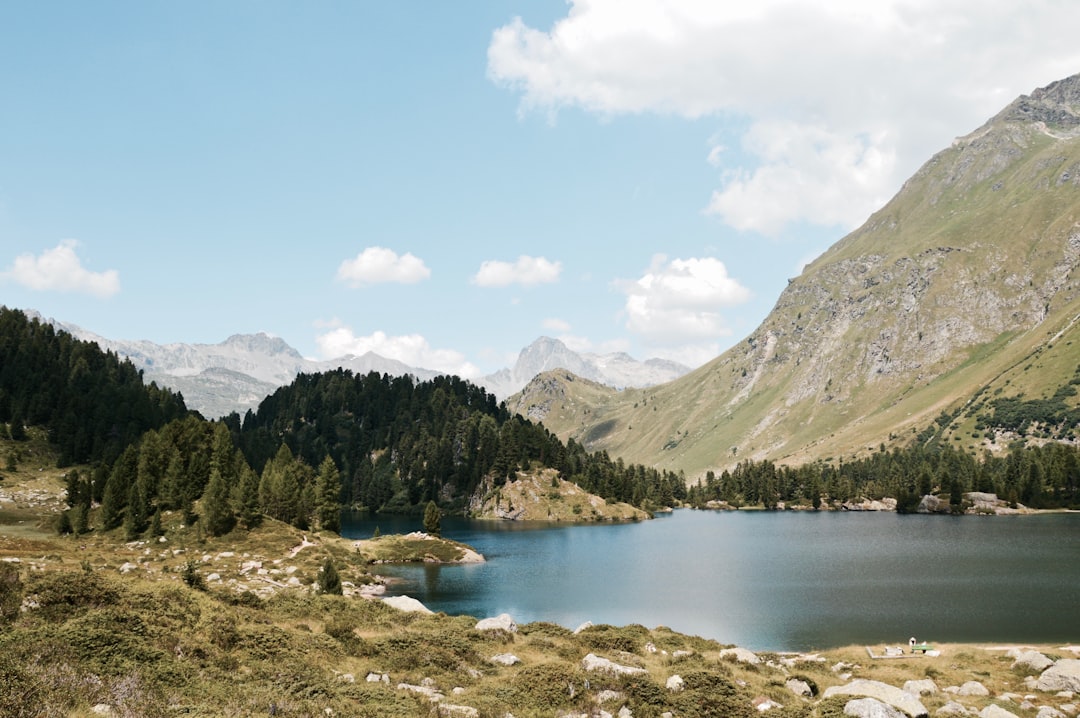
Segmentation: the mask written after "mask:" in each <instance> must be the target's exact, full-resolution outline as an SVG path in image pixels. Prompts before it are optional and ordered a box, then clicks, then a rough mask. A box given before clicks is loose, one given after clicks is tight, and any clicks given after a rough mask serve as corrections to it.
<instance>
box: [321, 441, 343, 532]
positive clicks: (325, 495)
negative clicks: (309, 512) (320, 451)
mask: <svg viewBox="0 0 1080 718" xmlns="http://www.w3.org/2000/svg"><path fill="white" fill-rule="evenodd" d="M340 494H341V478H340V475H339V474H338V468H337V464H335V463H334V460H333V459H332V458H330V457H329V456H327V457H326V458H325V459H323V462H322V464H321V465H320V466H319V476H318V478H317V479H316V481H315V521H316V522H317V524H318V527H319V529H320V530H322V531H333V532H334V533H340V532H341V503H340V502H339V501H338V496H339V495H340Z"/></svg>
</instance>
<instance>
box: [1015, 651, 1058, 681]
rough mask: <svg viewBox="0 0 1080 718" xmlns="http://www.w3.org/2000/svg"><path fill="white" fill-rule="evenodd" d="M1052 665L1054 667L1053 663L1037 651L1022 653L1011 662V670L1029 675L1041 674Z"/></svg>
mask: <svg viewBox="0 0 1080 718" xmlns="http://www.w3.org/2000/svg"><path fill="white" fill-rule="evenodd" d="M1052 665H1054V662H1053V661H1051V660H1050V659H1049V658H1047V657H1046V656H1044V655H1043V654H1041V653H1039V652H1038V651H1024V652H1023V653H1021V654H1020V655H1019V656H1017V657H1016V660H1015V661H1013V664H1012V669H1013V670H1014V671H1023V672H1025V673H1027V674H1029V675H1031V674H1034V673H1042V672H1043V671H1045V670H1046V669H1047V668H1049V667H1050V666H1052Z"/></svg>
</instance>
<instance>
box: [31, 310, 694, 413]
mask: <svg viewBox="0 0 1080 718" xmlns="http://www.w3.org/2000/svg"><path fill="white" fill-rule="evenodd" d="M27 313H28V314H29V315H30V316H33V317H37V318H38V319H41V320H43V321H47V322H49V323H51V324H53V325H54V326H55V327H57V328H59V329H63V330H64V331H67V332H68V333H70V334H71V335H72V336H74V337H76V338H77V339H82V340H84V341H91V342H97V343H98V344H99V345H100V346H101V348H102V349H107V350H111V351H113V352H115V353H117V354H119V355H120V356H123V357H127V358H129V359H131V361H132V363H133V364H135V366H136V367H137V368H139V369H141V370H142V371H143V375H144V376H145V377H146V381H148V382H149V381H156V382H157V383H158V384H159V385H160V386H164V387H168V388H169V389H172V390H173V391H178V392H180V393H181V394H183V395H184V400H185V402H186V403H187V405H188V406H189V407H190V408H192V409H195V410H197V411H199V412H200V413H202V414H203V415H204V416H206V417H208V418H217V417H220V416H225V415H226V414H229V413H230V412H233V411H235V412H237V413H239V414H240V415H243V414H244V413H245V412H246V411H247V410H248V409H254V408H256V407H257V406H258V405H259V402H261V401H262V400H263V399H265V398H266V397H267V396H268V395H270V394H271V393H272V392H273V391H274V390H275V389H277V388H278V387H281V386H285V385H286V384H288V383H290V382H291V381H292V380H293V379H295V378H296V375H297V374H299V373H301V372H304V373H309V374H310V373H314V372H323V371H332V370H334V369H337V368H344V369H349V370H351V371H352V372H353V373H356V374H367V373H368V372H372V371H374V372H378V373H380V374H390V375H392V376H404V375H405V374H411V375H412V376H414V377H416V378H418V379H431V378H434V377H436V376H439V374H440V372H437V371H434V370H431V369H422V368H418V367H413V366H409V365H407V364H404V363H402V362H399V361H396V360H394V359H387V358H386V357H383V356H380V355H378V354H375V353H374V352H367V353H365V354H363V355H362V356H351V355H350V356H346V357H342V358H340V359H332V360H329V361H315V360H312V359H307V358H305V357H304V356H302V355H301V354H300V353H299V352H298V351H296V349H294V348H293V347H291V346H289V345H288V344H287V343H286V342H285V340H283V339H281V338H278V337H271V336H269V335H267V334H264V333H258V334H234V335H233V336H231V337H229V338H228V339H226V340H225V341H223V342H220V343H218V344H184V343H172V344H155V343H154V342H150V341H145V340H141V341H127V340H117V339H107V338H105V337H102V336H99V335H97V334H94V333H93V332H90V331H87V330H85V329H83V328H82V327H79V326H77V325H75V324H68V323H65V322H62V321H57V320H56V319H48V318H45V317H42V316H41V315H40V314H39V313H37V312H34V311H32V310H31V311H28V312H27ZM559 368H561V369H568V370H570V371H572V372H574V373H575V374H577V375H578V376H583V377H587V378H589V379H592V380H594V381H597V382H600V383H602V384H605V385H608V386H612V387H616V388H621V387H626V386H636V387H645V386H652V385H654V384H660V383H663V382H665V381H670V380H672V379H675V378H677V377H680V376H683V375H684V374H686V373H687V372H688V371H690V369H689V367H685V366H683V365H681V364H678V363H676V362H672V361H667V360H663V359H648V360H646V361H643V362H642V361H638V360H636V359H634V358H632V357H630V356H629V355H627V354H623V353H614V354H604V355H599V354H580V353H577V352H574V351H572V350H570V349H569V348H568V347H567V346H566V345H565V344H563V343H562V342H561V341H559V340H558V339H551V338H549V337H540V338H539V339H537V340H536V341H535V342H533V343H532V344H530V345H529V346H527V347H525V348H524V349H522V350H521V353H520V355H519V356H518V359H517V362H515V364H514V366H513V367H512V368H507V369H502V370H500V371H497V372H495V373H494V374H489V375H488V376H486V377H483V378H481V379H479V380H477V381H476V384H478V385H479V386H482V387H484V388H485V389H487V390H488V392H489V393H491V394H494V395H495V396H496V397H498V398H500V399H505V398H506V397H508V396H510V395H511V394H513V393H515V392H518V391H520V390H521V389H522V388H523V387H524V386H525V384H527V383H528V382H529V380H530V379H532V378H533V377H534V376H536V375H537V374H539V373H541V372H544V371H548V370H551V369H559Z"/></svg>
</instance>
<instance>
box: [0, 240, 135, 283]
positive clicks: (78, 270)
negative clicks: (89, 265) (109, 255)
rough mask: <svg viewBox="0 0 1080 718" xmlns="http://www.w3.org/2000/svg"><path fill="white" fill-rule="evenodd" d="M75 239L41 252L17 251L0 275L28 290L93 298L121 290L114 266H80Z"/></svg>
mask: <svg viewBox="0 0 1080 718" xmlns="http://www.w3.org/2000/svg"><path fill="white" fill-rule="evenodd" d="M78 246H79V243H78V241H76V240H74V239H65V240H63V241H62V242H60V244H58V245H56V246H55V247H53V248H52V249H47V250H45V251H44V252H42V253H41V254H39V255H37V256H34V255H33V254H20V255H19V256H18V257H16V258H15V262H14V263H13V264H12V265H11V267H9V268H8V269H7V270H5V271H4V272H3V273H0V278H3V279H7V280H10V281H13V282H15V283H17V284H21V285H22V286H24V287H27V288H29V289H34V290H38V291H52V292H74V293H78V294H89V295H91V296H95V297H111V296H112V295H114V294H116V293H117V292H119V291H120V273H119V272H117V271H116V270H115V269H109V270H106V271H104V272H91V271H90V270H89V269H86V268H85V267H83V264H82V260H81V259H80V258H79V255H78V254H77V253H76V251H75V250H76V248H77V247H78Z"/></svg>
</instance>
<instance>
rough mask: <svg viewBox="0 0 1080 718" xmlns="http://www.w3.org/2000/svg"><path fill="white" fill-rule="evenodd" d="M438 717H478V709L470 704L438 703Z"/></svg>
mask: <svg viewBox="0 0 1080 718" xmlns="http://www.w3.org/2000/svg"><path fill="white" fill-rule="evenodd" d="M439 716H440V718H480V711H478V710H476V709H475V708H473V707H472V706H455V705H451V704H449V703H440V704H439Z"/></svg>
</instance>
